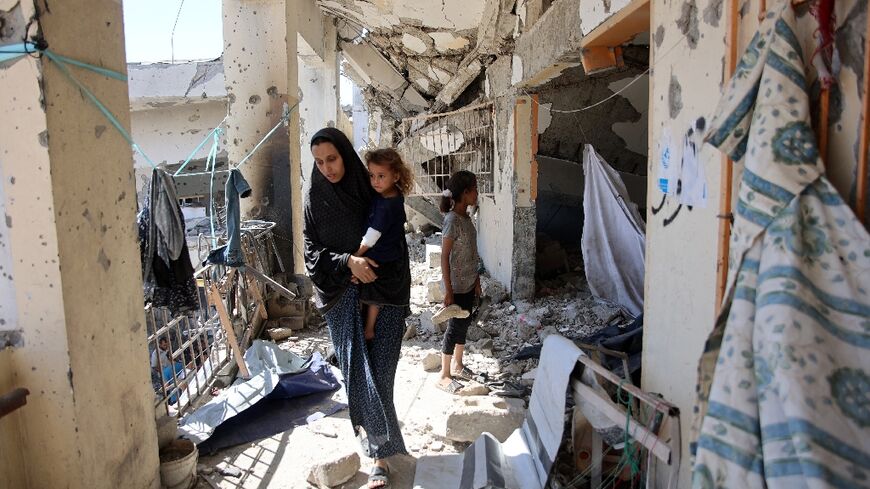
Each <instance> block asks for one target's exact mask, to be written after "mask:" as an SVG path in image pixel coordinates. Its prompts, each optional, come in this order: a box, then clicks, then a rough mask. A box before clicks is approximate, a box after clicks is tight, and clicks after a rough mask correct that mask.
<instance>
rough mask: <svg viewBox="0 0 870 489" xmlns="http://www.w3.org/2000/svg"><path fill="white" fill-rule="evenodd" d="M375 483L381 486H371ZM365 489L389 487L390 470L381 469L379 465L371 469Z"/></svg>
mask: <svg viewBox="0 0 870 489" xmlns="http://www.w3.org/2000/svg"><path fill="white" fill-rule="evenodd" d="M376 482H381V483H382V485H380V486H373V485H372V484H373V483H376ZM367 487H369V488H372V489H384V488H386V487H390V469H388V468H387V467H381V466H380V465H375V466H374V467H372V471H371V473H370V474H369V481H368V484H367Z"/></svg>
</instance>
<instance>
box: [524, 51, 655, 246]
mask: <svg viewBox="0 0 870 489" xmlns="http://www.w3.org/2000/svg"><path fill="white" fill-rule="evenodd" d="M626 51H627V55H626V57H628V56H629V55H630V56H631V59H632V60H633V61H632V64H631V66H626V67H625V68H622V69H619V70H614V71H611V72H608V73H605V74H601V75H594V76H587V75H586V74H585V73H584V72H583V68H582V67H575V68H569V69H567V70H565V72H564V73H563V74H562V75H561V76H559V77H558V78H555V79H554V80H552V81H550V82H548V83H546V84H544V85H542V86H541V87H540V88H538V89H537V90H536V92H537V93H538V94H539V96H540V104H541V105H540V113H539V116H538V131H539V133H540V143H539V147H538V155H539V158H538V164H539V174H540V179H539V186H538V199H537V202H536V203H537V207H538V231H539V232H543V233H545V234H547V235H549V236H550V237H552V238H554V239H558V240H560V241H563V242H565V241H567V242H572V243H579V240H580V236H581V231H582V222H583V221H582V220H583V213H582V212H583V211H582V197H583V176H582V174H583V170H582V162H583V147H584V145H585V144H587V143H588V144H592V146H593V147H595V149H596V151H598V153H599V154H601V155H602V156H603V157H604V159H605V160H606V161H607V162H608V163H609V164H610V165H611V166H613V167H614V168H615V169H617V170H618V171H622V172H627V173H631V174H637V175H645V174H646V161H647V154H646V153H647V125H648V120H647V117H646V113H647V107H648V96H647V92H648V90H649V80H648V77H646V76H642V77H641V78H640V79H638V81H636V82H635V83H633V84H632V85H631V86H630V87H629V88H628V89H626V90H625V91H624V92H623V93H621V94H619V95H616V96H615V97H613V99H611V100H609V101H607V102H605V103H603V104H601V105H599V106H597V107H593V108H591V109H589V110H584V111H582V112H573V113H566V112H570V111H572V110H578V109H581V108H584V107H587V106H589V105H591V104H594V103H596V102H598V101H601V100H604V99H606V98H607V97H610V96H613V95H614V93H615V92H616V91H618V90H620V89H622V88H624V87H625V86H626V85H627V84H628V83H629V82H631V81H632V80H633V79H634V78H635V77H637V76H638V75H641V74H642V73H643V70H645V69H646V60H647V58H648V50H647V48H645V47H640V46H633V47H630V48H628V49H627V50H626ZM541 156H544V158H541ZM569 182H570V184H569ZM638 205H639V206H641V207H643V206H645V201H642V202H638Z"/></svg>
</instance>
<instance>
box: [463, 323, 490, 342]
mask: <svg viewBox="0 0 870 489" xmlns="http://www.w3.org/2000/svg"><path fill="white" fill-rule="evenodd" d="M486 338H489V334H488V333H487V332H486V331H484V330H483V329H481V328H480V326H477V325H476V324H472V325H471V326H469V327H468V333H467V334H466V335H465V339H466V341H480V340H483V339H486Z"/></svg>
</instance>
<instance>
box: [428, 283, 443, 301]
mask: <svg viewBox="0 0 870 489" xmlns="http://www.w3.org/2000/svg"><path fill="white" fill-rule="evenodd" d="M426 299H427V300H428V301H429V302H444V291H443V290H441V280H439V279H430V280H429V281H428V282H426Z"/></svg>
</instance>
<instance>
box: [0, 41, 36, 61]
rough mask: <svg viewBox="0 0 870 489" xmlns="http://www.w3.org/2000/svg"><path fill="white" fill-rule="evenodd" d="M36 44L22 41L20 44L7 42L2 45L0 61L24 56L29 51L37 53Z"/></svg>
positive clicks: (0, 47)
mask: <svg viewBox="0 0 870 489" xmlns="http://www.w3.org/2000/svg"><path fill="white" fill-rule="evenodd" d="M36 51H37V49H36V45H35V44H33V43H32V42H22V43H18V44H7V45H5V46H0V63H2V62H4V61H9V60H12V59H18V58H23V57H24V56H25V55H26V54H28V53H35V52H36Z"/></svg>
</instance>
